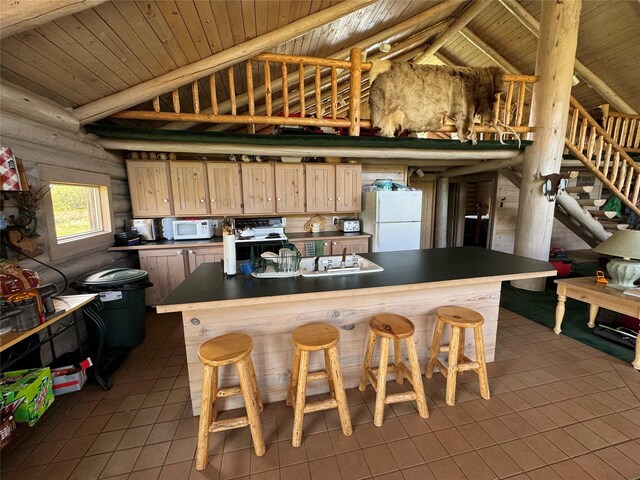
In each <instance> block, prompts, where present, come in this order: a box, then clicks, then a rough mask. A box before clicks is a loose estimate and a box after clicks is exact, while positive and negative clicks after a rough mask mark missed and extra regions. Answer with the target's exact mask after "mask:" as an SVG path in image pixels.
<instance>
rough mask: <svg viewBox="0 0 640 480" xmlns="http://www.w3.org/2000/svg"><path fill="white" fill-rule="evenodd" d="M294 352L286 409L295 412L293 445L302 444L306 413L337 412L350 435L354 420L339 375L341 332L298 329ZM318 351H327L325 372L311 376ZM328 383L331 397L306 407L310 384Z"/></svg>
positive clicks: (318, 325) (307, 327) (326, 326)
mask: <svg viewBox="0 0 640 480" xmlns="http://www.w3.org/2000/svg"><path fill="white" fill-rule="evenodd" d="M291 337H292V338H293V343H294V345H295V350H294V352H293V367H292V369H291V380H290V381H289V392H288V395H287V405H291V406H293V408H294V419H293V438H292V440H291V444H292V445H293V446H294V447H299V446H300V443H301V442H302V423H303V419H304V414H305V413H312V412H319V411H321V410H328V409H330V408H337V409H338V414H339V415H340V423H341V424H342V433H344V434H345V435H347V436H348V435H351V434H352V433H353V429H352V427H351V417H350V416H349V407H348V405H347V396H346V395H345V393H344V385H343V382H342V372H341V371H340V356H339V355H338V347H337V346H336V345H337V344H338V340H339V339H340V332H338V329H337V328H336V327H334V326H332V325H329V324H327V323H310V324H308V325H303V326H301V327H298V328H296V329H295V330H294V331H293V334H292V335H291ZM318 350H323V351H324V363H325V370H320V371H318V372H312V373H309V354H310V353H311V352H316V351H318ZM325 378H326V379H327V381H328V382H329V391H330V393H331V397H330V398H328V399H326V400H322V401H320V402H315V403H306V400H307V399H306V395H307V382H308V381H314V380H323V379H325Z"/></svg>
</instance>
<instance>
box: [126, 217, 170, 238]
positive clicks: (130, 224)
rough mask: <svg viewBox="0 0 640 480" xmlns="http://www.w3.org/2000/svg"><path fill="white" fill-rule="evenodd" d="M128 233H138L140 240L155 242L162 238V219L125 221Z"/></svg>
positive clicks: (132, 219)
mask: <svg viewBox="0 0 640 480" xmlns="http://www.w3.org/2000/svg"><path fill="white" fill-rule="evenodd" d="M124 226H125V229H126V230H127V231H136V232H138V235H140V240H143V241H146V242H153V241H155V240H160V238H162V219H160V218H131V219H125V221H124Z"/></svg>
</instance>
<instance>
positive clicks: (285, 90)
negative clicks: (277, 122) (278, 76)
mask: <svg viewBox="0 0 640 480" xmlns="http://www.w3.org/2000/svg"><path fill="white" fill-rule="evenodd" d="M282 109H283V112H284V116H285V117H288V116H289V83H288V81H287V64H286V63H283V64H282Z"/></svg>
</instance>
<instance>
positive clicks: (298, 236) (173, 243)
mask: <svg viewBox="0 0 640 480" xmlns="http://www.w3.org/2000/svg"><path fill="white" fill-rule="evenodd" d="M370 236H371V235H369V234H368V233H362V232H348V233H343V232H335V231H334V232H320V233H309V232H301V233H287V238H288V239H289V240H291V241H297V240H321V239H328V238H353V237H367V238H368V237H370ZM209 246H211V247H215V246H220V247H222V237H213V238H206V239H203V240H165V239H162V240H156V241H155V242H144V243H139V244H138V245H131V246H129V247H116V246H115V245H114V246H113V247H109V251H112V252H113V251H126V250H162V249H163V248H176V247H178V248H197V247H209Z"/></svg>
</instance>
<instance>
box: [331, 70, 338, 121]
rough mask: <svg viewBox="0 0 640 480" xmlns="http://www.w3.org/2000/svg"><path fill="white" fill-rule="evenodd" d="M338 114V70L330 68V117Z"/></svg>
mask: <svg viewBox="0 0 640 480" xmlns="http://www.w3.org/2000/svg"><path fill="white" fill-rule="evenodd" d="M337 116H338V72H337V70H336V69H335V68H332V69H331V118H336V117H337Z"/></svg>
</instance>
